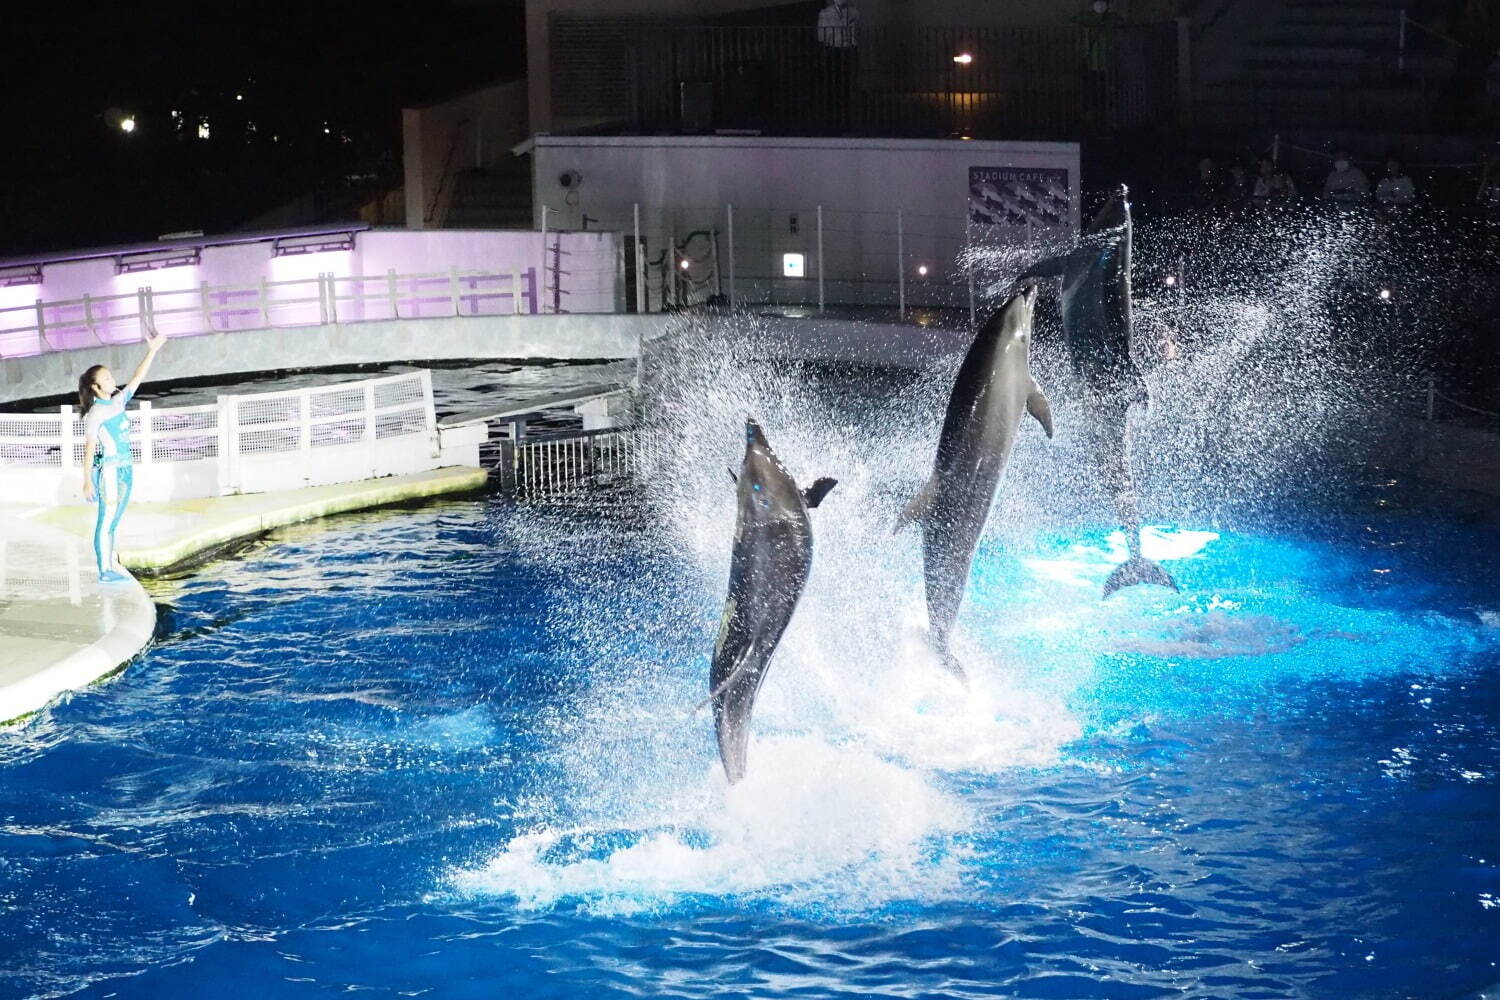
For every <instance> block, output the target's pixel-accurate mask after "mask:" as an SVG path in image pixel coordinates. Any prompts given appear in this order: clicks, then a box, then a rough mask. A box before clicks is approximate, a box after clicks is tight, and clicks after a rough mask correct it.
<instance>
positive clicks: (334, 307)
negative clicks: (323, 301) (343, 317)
mask: <svg viewBox="0 0 1500 1000" xmlns="http://www.w3.org/2000/svg"><path fill="white" fill-rule="evenodd" d="M338 282H339V279H338V276H337V275H335V274H334V273H333V272H332V271H329V272H328V322H330V323H334V324H337V323H338V321H339V284H338Z"/></svg>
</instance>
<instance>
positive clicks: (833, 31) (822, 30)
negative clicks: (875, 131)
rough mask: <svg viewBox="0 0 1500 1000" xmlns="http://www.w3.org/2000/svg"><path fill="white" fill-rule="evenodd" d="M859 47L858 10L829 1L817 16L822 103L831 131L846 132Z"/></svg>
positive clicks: (840, 2) (838, 0)
mask: <svg viewBox="0 0 1500 1000" xmlns="http://www.w3.org/2000/svg"><path fill="white" fill-rule="evenodd" d="M858 45H859V9H858V8H856V7H853V6H851V5H850V4H848V3H847V2H845V0H828V6H826V7H824V8H823V9H822V10H821V11H819V12H818V46H819V48H821V49H822V51H823V78H824V79H823V87H824V95H825V97H824V99H825V101H826V109H827V111H828V112H829V116H828V120H829V123H830V127H831V128H832V129H833V130H834V131H838V132H843V131H845V130H847V129H848V128H849V123H850V119H851V115H850V110H851V108H850V105H851V104H852V103H853V101H854V78H855V74H856V72H857V71H858V66H857V64H856V58H857V53H858V51H859V50H858Z"/></svg>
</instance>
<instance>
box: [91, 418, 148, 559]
mask: <svg viewBox="0 0 1500 1000" xmlns="http://www.w3.org/2000/svg"><path fill="white" fill-rule="evenodd" d="M134 395H135V393H134V392H133V391H132V390H130V389H125V390H123V391H121V392H119V393H117V394H116V395H115V397H114V398H113V399H98V398H96V399H95V400H94V403H93V405H92V406H90V407H89V412H88V416H87V417H86V418H85V419H84V434H85V435H86V440H88V441H92V442H94V467H93V468H92V469H91V470H89V475H90V477H92V479H93V483H94V500H95V502H96V503H98V505H99V514H98V516H97V517H96V518H95V519H94V559H95V560H96V561H97V562H98V564H99V579H101V580H119V579H123V576H122V575H121V574H120V573H118V572H116V571H115V531H116V530H117V529H118V528H119V527H120V517H121V516H122V515H123V514H124V513H125V505H126V504H128V503H129V502H130V489H131V487H132V486H133V485H134V484H135V474H134V472H133V471H132V468H131V461H132V460H131V455H130V416H129V415H128V414H127V413H126V412H125V406H126V404H127V403H129V402H130V400H131V397H133V396H134ZM111 466H112V467H113V468H114V470H115V485H116V487H117V489H116V490H115V514H114V517H112V518H109V529H108V531H107V532H106V530H105V527H104V521H105V518H106V517H107V515H108V513H109V512H108V510H107V508H108V506H109V501H108V499H107V493H106V490H105V477H104V470H105V469H106V468H108V467H111Z"/></svg>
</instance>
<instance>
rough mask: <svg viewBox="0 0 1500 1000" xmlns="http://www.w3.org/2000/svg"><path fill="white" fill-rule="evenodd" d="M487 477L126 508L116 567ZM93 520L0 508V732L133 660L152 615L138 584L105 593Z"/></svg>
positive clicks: (69, 511) (80, 513) (176, 557)
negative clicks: (4, 725)
mask: <svg viewBox="0 0 1500 1000" xmlns="http://www.w3.org/2000/svg"><path fill="white" fill-rule="evenodd" d="M486 475H487V474H486V472H485V470H484V469H478V468H472V467H461V468H448V469H437V470H435V471H431V472H417V473H412V474H410V475H405V476H389V477H386V478H383V479H368V480H364V481H361V482H355V483H340V484H337V485H333V486H315V487H311V488H308V489H300V490H283V491H279V492H275V493H254V494H247V495H243V496H228V497H207V498H198V499H191V500H177V501H172V502H169V503H149V504H148V503H143V504H133V505H131V507H130V509H129V511H127V513H126V516H125V519H124V521H123V522H122V523H121V525H120V536H119V539H118V546H119V553H120V561H121V562H122V563H124V564H125V566H126V567H128V568H129V569H130V570H132V571H133V572H135V573H138V574H143V575H149V574H152V573H156V572H160V571H161V570H164V569H167V568H169V567H172V566H177V565H181V564H184V563H187V562H189V561H191V560H193V559H194V558H196V557H202V556H205V555H208V554H211V553H212V552H214V551H216V550H218V549H220V548H222V547H223V546H226V545H229V544H231V543H233V542H236V541H239V540H241V539H247V538H253V537H255V536H258V535H261V534H264V533H265V532H267V531H270V530H272V529H273V528H279V527H281V526H283V525H288V524H295V523H297V522H300V521H310V520H313V519H315V518H319V517H325V516H327V515H330V514H339V513H343V512H345V511H351V510H361V509H364V508H367V507H379V506H384V505H386V504H393V503H401V502H405V501H409V500H419V499H423V498H427V497H433V496H440V495H444V494H450V493H461V492H468V491H471V490H476V489H479V488H481V487H483V486H484V483H485V478H486ZM93 530H94V511H93V507H92V506H91V505H82V504H79V505H73V506H67V507H44V506H40V505H38V506H26V505H22V504H7V505H0V722H5V721H9V720H13V719H15V718H17V717H19V716H22V715H25V714H27V713H30V712H34V711H36V710H37V709H39V708H41V707H42V706H43V705H45V704H46V703H47V702H49V701H51V700H52V699H53V698H54V697H56V696H57V695H58V694H60V693H61V692H63V691H67V690H70V689H72V688H77V687H81V686H83V685H85V684H88V683H89V682H90V681H93V680H96V679H97V678H99V677H102V676H104V675H105V674H107V673H109V672H110V671H112V670H114V669H115V668H116V667H118V666H120V665H121V664H124V663H126V662H128V661H129V660H131V659H132V658H133V657H135V655H136V654H137V653H139V652H140V651H141V650H142V649H143V648H145V646H146V644H147V643H148V642H149V641H150V639H151V633H152V630H153V628H154V627H155V624H156V610H155V607H154V606H153V605H152V603H151V599H150V597H148V596H147V594H146V592H145V590H144V589H143V588H142V587H141V585H140V584H139V583H137V582H135V581H134V580H130V581H127V582H124V583H116V584H100V583H99V581H98V578H97V574H96V572H95V569H94V553H93Z"/></svg>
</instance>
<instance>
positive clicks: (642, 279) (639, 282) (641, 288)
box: [631, 202, 646, 313]
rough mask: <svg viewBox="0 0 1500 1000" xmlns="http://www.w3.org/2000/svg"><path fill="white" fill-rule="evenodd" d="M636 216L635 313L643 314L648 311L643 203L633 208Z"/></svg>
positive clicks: (637, 203)
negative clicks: (642, 248)
mask: <svg viewBox="0 0 1500 1000" xmlns="http://www.w3.org/2000/svg"><path fill="white" fill-rule="evenodd" d="M633 213H634V216H635V253H634V254H632V255H631V258H632V259H633V260H634V261H635V311H636V312H638V313H643V312H645V311H646V265H645V262H644V261H642V260H641V203H640V202H636V203H635V206H634V208H633Z"/></svg>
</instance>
